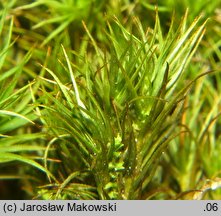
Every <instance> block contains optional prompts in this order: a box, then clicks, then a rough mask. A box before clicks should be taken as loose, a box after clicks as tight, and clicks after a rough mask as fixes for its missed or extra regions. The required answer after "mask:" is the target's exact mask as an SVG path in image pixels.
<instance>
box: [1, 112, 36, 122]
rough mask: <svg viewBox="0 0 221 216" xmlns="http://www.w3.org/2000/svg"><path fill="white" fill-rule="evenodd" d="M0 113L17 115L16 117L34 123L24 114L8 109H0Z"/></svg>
mask: <svg viewBox="0 0 221 216" xmlns="http://www.w3.org/2000/svg"><path fill="white" fill-rule="evenodd" d="M0 115H5V116H13V117H17V118H21V119H24V120H26V121H28V122H30V123H32V124H35V123H34V122H33V121H31V120H30V119H28V118H26V117H25V116H23V115H21V114H18V113H15V112H12V111H8V110H0Z"/></svg>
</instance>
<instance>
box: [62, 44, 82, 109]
mask: <svg viewBox="0 0 221 216" xmlns="http://www.w3.org/2000/svg"><path fill="white" fill-rule="evenodd" d="M61 46H62V50H63V53H64V56H65V59H66V62H67V65H68V70H69V73H70V76H71V81H72V84H73V87H74V92H75V96H76V100H77V104H78V106H79V107H82V108H83V109H86V107H85V105H84V103H83V102H82V101H81V99H80V94H79V91H78V87H77V83H76V81H75V77H74V73H73V70H72V67H71V63H70V60H69V58H68V55H67V53H66V51H65V49H64V47H63V45H61Z"/></svg>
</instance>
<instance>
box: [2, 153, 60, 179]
mask: <svg viewBox="0 0 221 216" xmlns="http://www.w3.org/2000/svg"><path fill="white" fill-rule="evenodd" d="M5 161H8V162H9V161H20V162H23V163H26V164H29V165H31V166H33V167H36V168H38V169H39V170H41V171H43V172H44V173H46V174H47V175H48V176H50V177H51V179H53V180H54V181H56V178H55V177H54V176H53V175H52V174H51V173H50V172H49V171H48V170H46V169H45V168H44V167H43V166H42V165H40V164H39V163H37V162H36V161H34V160H31V159H29V158H26V157H24V156H21V155H17V154H13V153H6V152H4V153H0V163H2V162H5Z"/></svg>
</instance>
